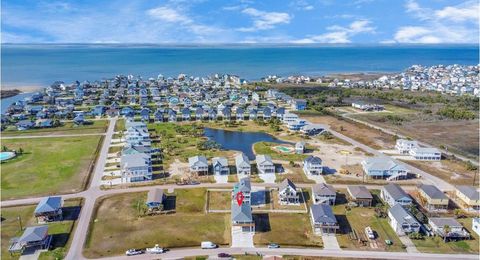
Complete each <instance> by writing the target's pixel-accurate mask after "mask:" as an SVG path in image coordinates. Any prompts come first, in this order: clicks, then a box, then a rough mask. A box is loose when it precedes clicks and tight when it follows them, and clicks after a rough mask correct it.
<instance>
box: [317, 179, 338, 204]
mask: <svg viewBox="0 0 480 260" xmlns="http://www.w3.org/2000/svg"><path fill="white" fill-rule="evenodd" d="M312 197H313V203H314V204H328V205H335V200H336V198H337V192H336V191H335V188H333V186H332V185H328V184H325V183H318V184H315V185H313V187H312Z"/></svg>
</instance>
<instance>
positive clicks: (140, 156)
mask: <svg viewBox="0 0 480 260" xmlns="http://www.w3.org/2000/svg"><path fill="white" fill-rule="evenodd" d="M120 167H121V171H122V178H123V179H124V180H125V181H126V182H137V181H146V180H151V179H152V162H151V157H150V155H148V154H145V153H136V154H124V155H122V157H121V158H120Z"/></svg>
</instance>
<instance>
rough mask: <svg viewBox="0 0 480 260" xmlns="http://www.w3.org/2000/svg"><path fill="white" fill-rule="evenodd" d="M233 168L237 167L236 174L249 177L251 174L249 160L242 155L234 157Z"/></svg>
mask: <svg viewBox="0 0 480 260" xmlns="http://www.w3.org/2000/svg"><path fill="white" fill-rule="evenodd" d="M235 166H236V167H237V174H246V175H250V174H251V172H252V167H251V165H250V160H249V159H248V157H247V156H246V155H245V154H244V153H239V154H237V155H236V156H235Z"/></svg>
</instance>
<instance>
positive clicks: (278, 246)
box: [268, 243, 280, 248]
mask: <svg viewBox="0 0 480 260" xmlns="http://www.w3.org/2000/svg"><path fill="white" fill-rule="evenodd" d="M268 248H280V245H279V244H275V243H270V244H268Z"/></svg>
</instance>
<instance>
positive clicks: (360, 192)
mask: <svg viewBox="0 0 480 260" xmlns="http://www.w3.org/2000/svg"><path fill="white" fill-rule="evenodd" d="M347 191H348V193H349V194H350V196H352V197H353V198H354V199H373V197H372V194H371V193H370V191H368V189H367V187H365V186H360V185H349V186H347Z"/></svg>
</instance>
